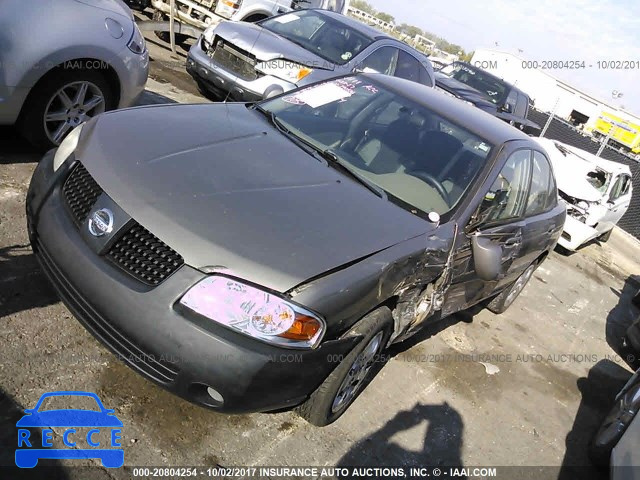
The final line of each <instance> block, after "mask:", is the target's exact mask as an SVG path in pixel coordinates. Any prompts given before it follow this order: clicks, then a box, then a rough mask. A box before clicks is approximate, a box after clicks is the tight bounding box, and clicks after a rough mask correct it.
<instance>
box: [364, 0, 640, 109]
mask: <svg viewBox="0 0 640 480" xmlns="http://www.w3.org/2000/svg"><path fill="white" fill-rule="evenodd" d="M368 2H369V3H370V4H371V5H372V6H373V7H374V8H375V9H377V10H378V11H382V12H386V13H390V14H391V15H393V16H394V17H395V19H396V23H397V24H400V23H408V24H410V25H415V26H417V27H419V28H422V29H423V30H426V31H428V32H431V33H434V34H436V35H438V36H440V37H442V38H444V39H446V40H447V41H449V42H451V43H454V44H457V45H460V46H462V47H463V48H464V49H465V51H467V52H469V51H472V50H475V49H476V48H492V49H496V50H503V51H508V52H512V53H515V54H517V55H519V56H521V57H523V58H526V59H527V60H537V61H538V62H541V61H544V60H562V61H564V60H580V61H582V60H584V62H585V64H586V66H587V68H586V69H580V70H547V71H546V73H549V74H550V75H553V76H554V77H556V78H559V79H561V80H564V81H567V82H569V83H570V84H571V85H573V86H575V87H577V88H580V89H582V90H585V91H586V92H587V93H589V94H591V95H594V96H595V97H597V98H599V99H601V100H602V101H604V102H607V103H609V104H610V105H616V106H624V107H625V108H626V109H627V110H629V111H630V112H632V113H634V114H636V115H640V1H638V0H582V1H578V0H558V1H555V0H538V1H535V0H534V1H531V0H529V1H523V0H482V1H473V0H447V1H444V2H443V1H442V0H437V1H436V0H393V1H391V2H389V1H388V0H368ZM496 42H497V43H498V46H496ZM519 50H521V52H519ZM608 60H632V61H634V62H635V69H629V70H602V69H599V68H598V65H597V62H598V61H608ZM589 65H592V67H589ZM614 90H616V91H618V92H622V94H623V96H622V98H620V99H617V100H614V99H613V97H612V92H613V91H614Z"/></svg>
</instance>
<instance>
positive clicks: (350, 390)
mask: <svg viewBox="0 0 640 480" xmlns="http://www.w3.org/2000/svg"><path fill="white" fill-rule="evenodd" d="M382 335H383V332H378V333H377V335H376V336H374V337H373V338H372V339H371V340H370V341H369V343H368V344H367V346H366V347H365V348H364V350H362V352H360V353H359V354H358V356H357V357H356V358H355V360H354V361H353V363H352V364H351V367H350V368H349V371H348V372H347V376H346V377H345V378H344V380H343V381H342V384H340V388H338V392H337V393H336V396H335V397H334V399H333V405H332V406H331V412H332V413H336V412H338V411H340V410H341V409H343V408H345V407H346V406H347V405H349V404H350V403H351V401H352V400H353V399H354V398H355V396H356V395H357V393H358V392H359V391H360V388H362V385H363V383H364V381H365V379H366V378H367V374H368V373H369V371H370V370H371V367H373V364H374V362H375V357H376V354H377V353H378V351H379V350H380V346H381V345H382Z"/></svg>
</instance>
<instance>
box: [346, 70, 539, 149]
mask: <svg viewBox="0 0 640 480" xmlns="http://www.w3.org/2000/svg"><path fill="white" fill-rule="evenodd" d="M358 76H360V77H367V78H371V79H372V80H374V81H375V82H377V83H380V84H381V85H383V86H385V87H387V88H388V89H390V90H393V91H394V92H396V93H397V94H398V95H400V96H403V97H406V98H408V99H410V100H413V101H414V102H416V103H418V104H420V105H423V106H424V107H426V108H428V109H429V110H431V111H433V112H435V113H437V114H438V115H440V116H441V117H444V118H447V119H449V120H451V121H454V122H455V123H457V124H458V125H460V126H461V127H464V128H466V129H467V130H469V131H470V132H473V133H474V134H476V135H478V136H479V137H481V138H483V139H484V140H487V141H488V142H490V143H492V144H494V145H501V144H503V143H505V142H508V141H511V140H528V141H531V139H530V137H529V136H528V135H526V134H525V133H523V132H521V131H520V130H518V129H517V128H514V127H512V126H511V125H509V124H508V123H506V122H504V121H502V120H500V119H498V118H496V117H494V116H493V115H491V114H489V113H486V112H484V111H482V110H480V109H479V108H477V107H474V106H471V105H468V104H467V103H465V102H463V101H462V100H459V99H457V98H453V97H450V96H449V95H445V94H444V93H442V92H439V91H438V90H436V89H433V88H429V87H426V86H424V85H421V84H419V83H416V82H412V81H409V80H404V79H402V78H398V77H391V76H388V75H383V74H381V73H361V74H358ZM531 143H532V146H534V144H533V142H531Z"/></svg>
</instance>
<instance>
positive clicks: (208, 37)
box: [202, 27, 215, 52]
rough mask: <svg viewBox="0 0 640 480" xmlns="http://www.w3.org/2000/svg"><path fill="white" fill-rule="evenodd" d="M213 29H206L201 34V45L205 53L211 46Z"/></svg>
mask: <svg viewBox="0 0 640 480" xmlns="http://www.w3.org/2000/svg"><path fill="white" fill-rule="evenodd" d="M214 31H215V27H209V28H207V29H206V30H205V31H204V33H203V34H202V44H203V49H204V51H205V52H208V51H209V50H210V49H211V45H213V37H215V32H214Z"/></svg>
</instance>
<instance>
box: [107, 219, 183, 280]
mask: <svg viewBox="0 0 640 480" xmlns="http://www.w3.org/2000/svg"><path fill="white" fill-rule="evenodd" d="M107 258H109V260H111V261H112V262H113V263H115V264H116V265H118V266H119V267H120V268H121V269H123V270H124V271H126V272H128V273H129V274H131V275H132V276H134V277H135V278H137V279H138V280H140V281H141V282H143V283H146V284H147V285H153V286H155V285H158V284H160V283H162V282H163V281H164V280H165V279H166V278H167V277H168V276H169V275H171V274H172V273H173V272H175V271H176V270H177V269H178V268H180V266H181V265H182V264H183V263H184V260H183V258H182V256H181V255H180V254H178V253H177V252H176V251H175V250H173V249H172V248H170V247H169V246H168V245H166V244H165V243H164V242H163V241H162V240H160V239H159V238H158V237H156V236H155V235H154V234H153V233H151V232H150V231H149V230H147V229H146V228H144V227H143V226H142V225H140V224H139V223H136V224H135V225H134V226H133V227H131V228H130V229H129V230H128V231H127V232H126V233H125V234H124V235H123V236H122V237H120V238H119V239H118V240H117V241H116V243H114V244H113V246H112V247H111V248H110V249H109V253H107Z"/></svg>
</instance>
